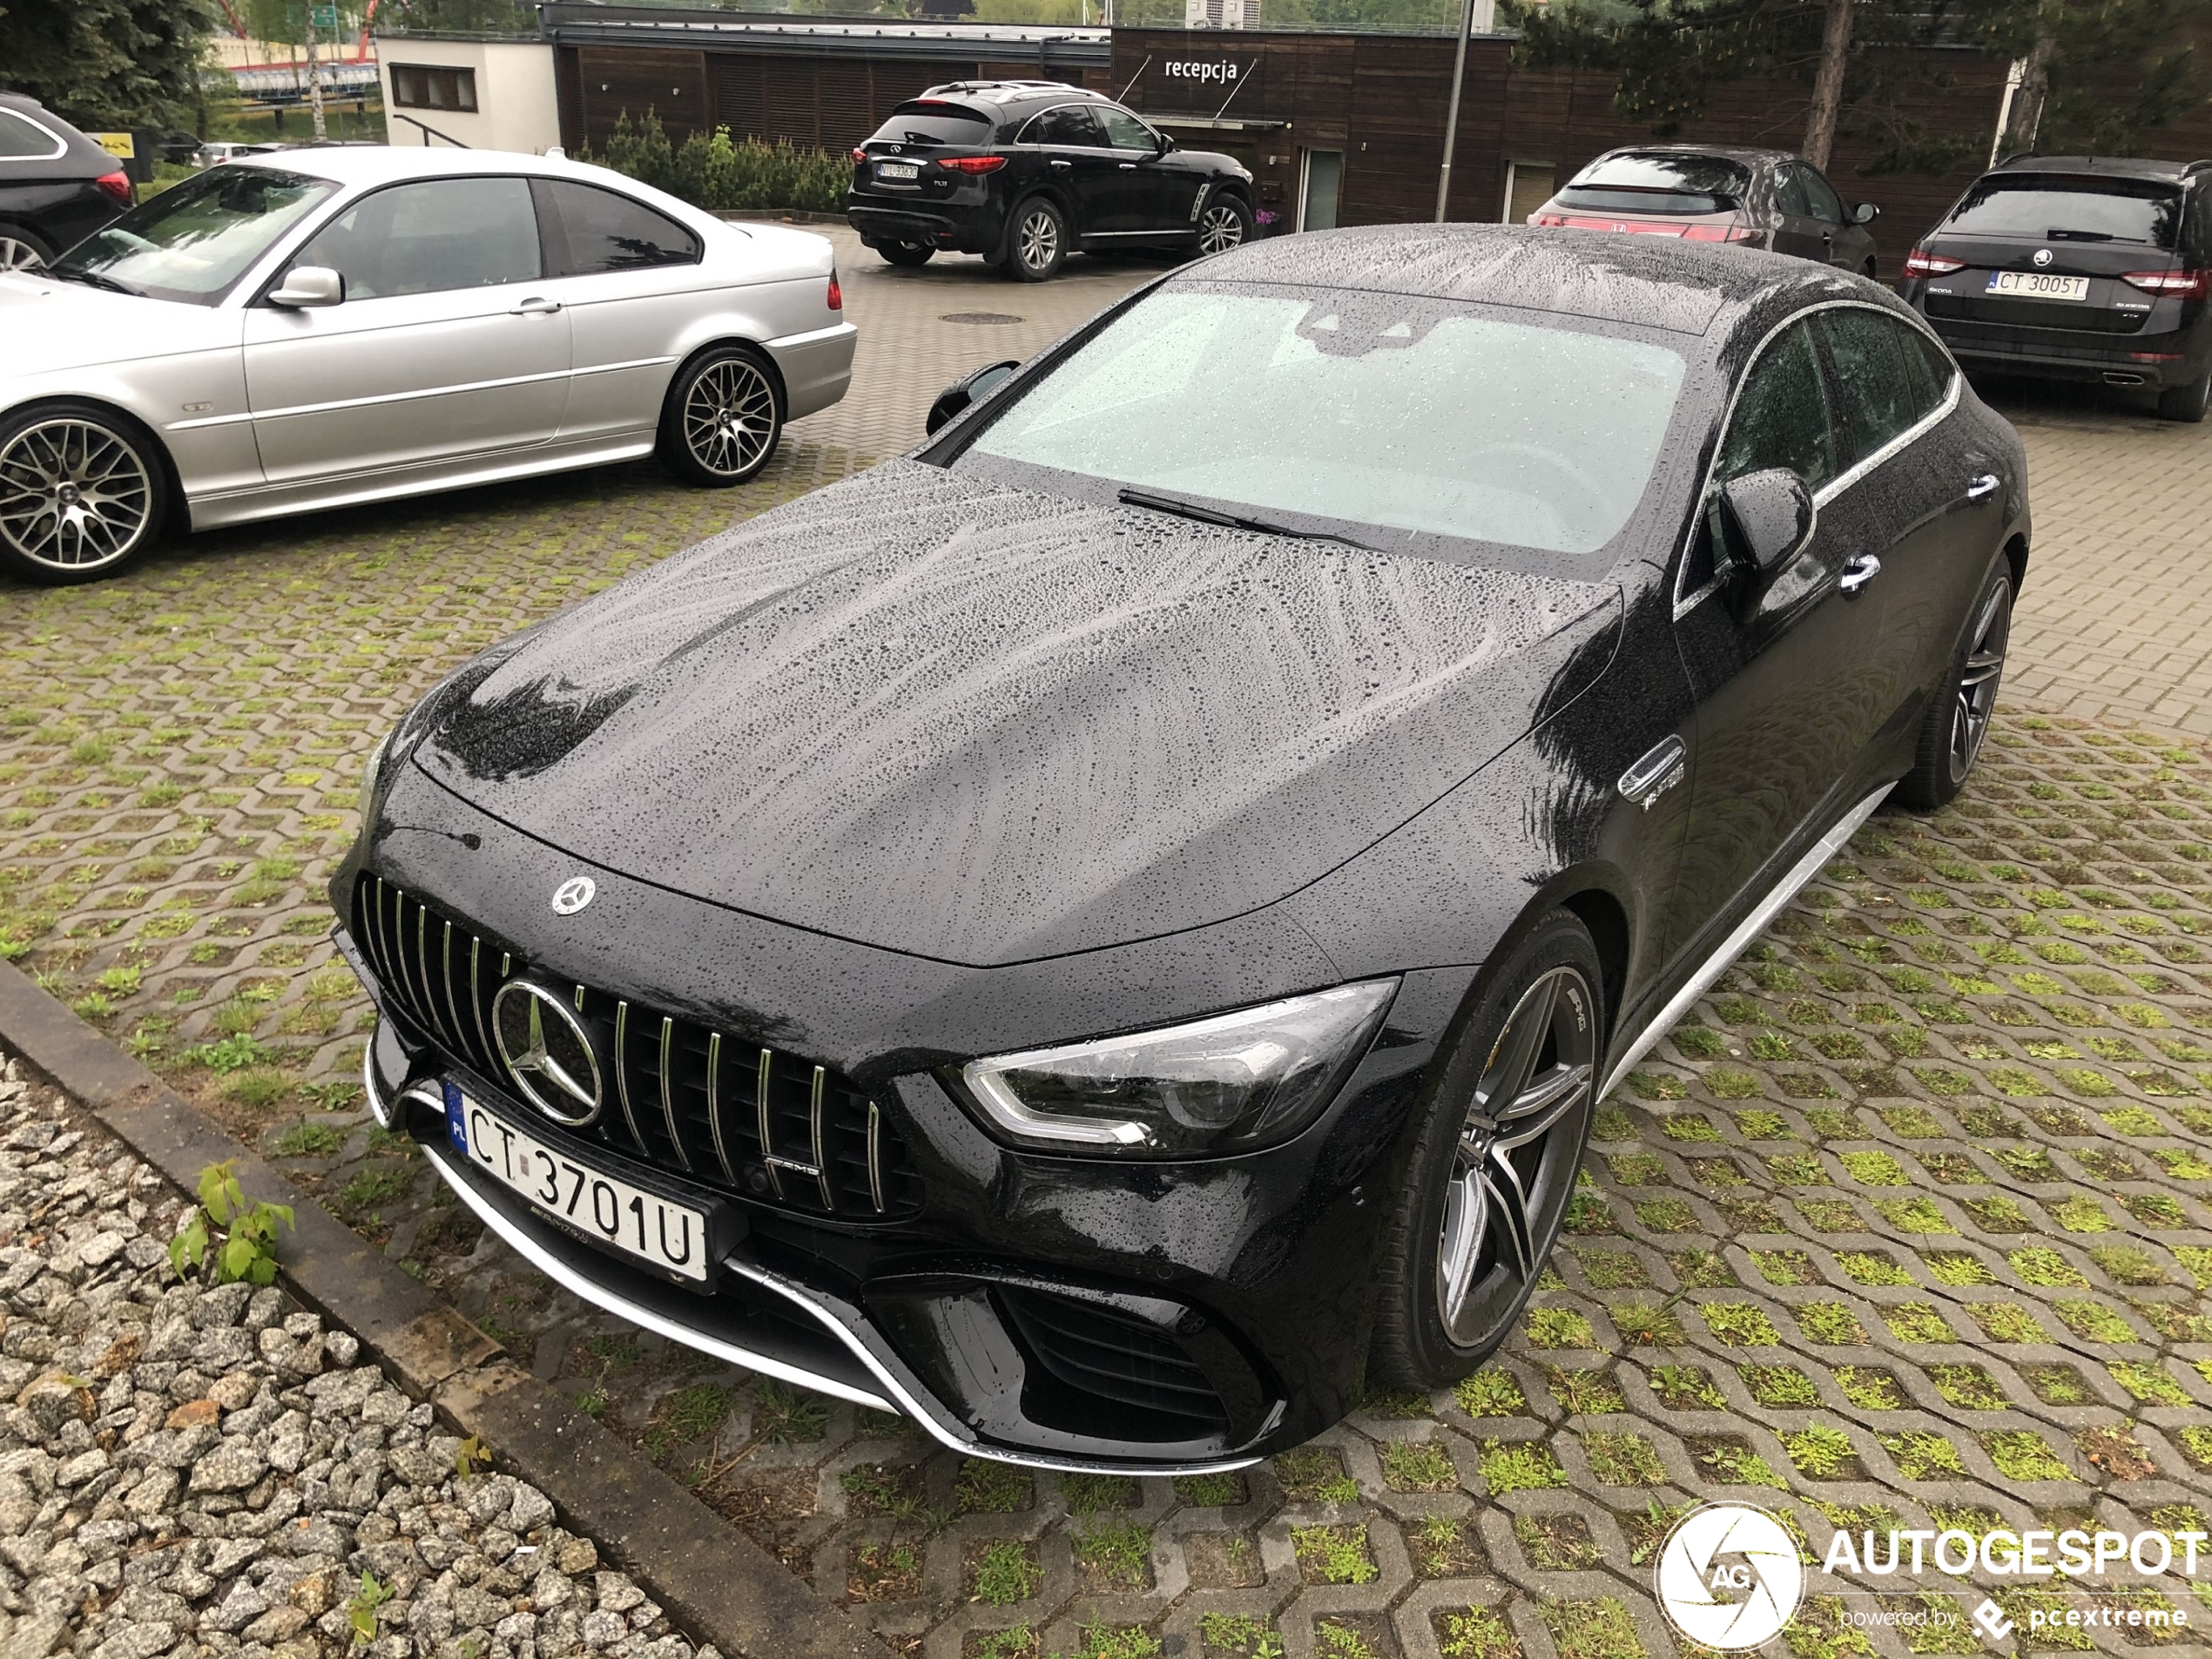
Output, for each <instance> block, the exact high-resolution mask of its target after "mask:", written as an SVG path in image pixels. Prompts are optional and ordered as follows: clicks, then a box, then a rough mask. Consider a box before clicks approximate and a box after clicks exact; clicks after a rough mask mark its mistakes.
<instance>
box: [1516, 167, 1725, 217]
mask: <svg viewBox="0 0 2212 1659" xmlns="http://www.w3.org/2000/svg"><path fill="white" fill-rule="evenodd" d="M1750 185H1751V173H1750V169H1749V168H1748V167H1746V166H1744V165H1743V163H1742V162H1740V161H1730V159H1728V158H1727V157H1725V156H1677V155H1664V154H1655V155H1631V156H1607V157H1605V158H1603V159H1602V160H1600V161H1595V162H1593V163H1591V164H1590V165H1588V166H1587V167H1585V168H1583V169H1582V171H1581V172H1578V173H1576V174H1575V177H1574V178H1573V179H1570V180H1568V185H1567V188H1566V189H1564V190H1562V191H1561V192H1559V205H1560V206H1562V207H1588V208H1595V209H1597V210H1599V211H1601V212H1641V213H1724V212H1732V211H1733V210H1734V209H1735V208H1736V206H1737V205H1738V204H1739V203H1741V202H1742V201H1743V194H1744V192H1746V191H1747V190H1749V189H1750Z"/></svg>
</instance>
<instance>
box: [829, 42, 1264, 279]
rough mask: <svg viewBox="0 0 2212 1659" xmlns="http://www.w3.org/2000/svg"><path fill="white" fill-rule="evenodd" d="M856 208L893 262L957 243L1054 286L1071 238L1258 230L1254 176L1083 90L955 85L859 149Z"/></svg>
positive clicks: (1080, 244) (1160, 237) (1208, 244)
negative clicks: (1255, 227)
mask: <svg viewBox="0 0 2212 1659" xmlns="http://www.w3.org/2000/svg"><path fill="white" fill-rule="evenodd" d="M845 217H846V219H847V220H849V221H850V222H851V224H852V226H853V229H854V230H856V231H858V232H860V239H861V240H862V241H863V242H866V243H867V245H868V246H870V247H872V248H874V249H875V250H876V251H877V252H878V253H881V254H882V255H883V257H884V258H885V259H887V260H890V261H891V263H892V264H894V265H922V264H926V263H927V261H928V260H929V259H930V257H931V256H932V255H934V254H935V253H937V252H938V251H939V250H940V249H947V250H950V251H953V252H956V253H981V254H982V255H983V256H984V257H985V258H987V259H990V260H996V261H997V262H998V263H999V264H1000V265H1001V266H1004V268H1005V270H1006V273H1007V274H1008V276H1010V277H1013V278H1014V279H1015V280H1017V281H1022V282H1042V281H1044V280H1046V279H1047V278H1049V277H1051V276H1053V275H1055V273H1058V271H1059V269H1060V266H1061V262H1062V260H1065V259H1066V258H1067V256H1068V253H1069V251H1070V249H1072V248H1082V249H1083V250H1085V251H1086V252H1089V253H1098V252H1102V251H1103V250H1106V249H1109V248H1118V247H1173V248H1180V249H1187V250H1190V251H1193V252H1196V253H1220V252H1221V251H1222V250H1223V249H1224V248H1231V247H1234V246H1237V245H1238V243H1239V242H1242V241H1244V240H1246V239H1248V238H1250V237H1251V234H1252V226H1253V222H1254V221H1253V213H1252V176H1251V173H1250V172H1246V171H1245V170H1244V167H1243V166H1242V165H1239V164H1238V162H1236V161H1234V160H1232V159H1231V158H1230V157H1228V156H1222V155H1213V154H1210V153H1208V152H1204V151H1198V150H1179V149H1177V147H1176V143H1175V140H1174V139H1173V138H1169V137H1167V136H1166V135H1165V134H1164V133H1161V132H1155V131H1154V130H1153V129H1152V128H1151V127H1150V126H1148V125H1145V123H1144V122H1143V121H1142V120H1140V119H1138V118H1136V116H1134V115H1132V114H1130V111H1127V110H1125V109H1123V107H1122V106H1121V105H1118V104H1116V103H1115V102H1114V101H1113V100H1112V99H1110V98H1103V97H1101V96H1100V95H1099V94H1098V93H1096V92H1087V91H1083V90H1082V88H1081V87H1077V86H1067V85H1063V84H1061V83H1060V82H1058V81H954V82H952V83H950V84H947V85H944V86H933V87H931V88H930V89H929V90H928V91H927V92H925V93H923V94H922V95H921V97H920V98H912V99H909V100H908V101H907V102H906V103H904V104H901V105H899V107H898V108H897V109H896V110H894V111H893V112H892V115H891V118H890V119H889V120H888V121H886V122H885V123H884V124H883V127H882V130H881V131H880V132H878V133H877V134H876V135H875V136H874V137H873V138H870V139H869V140H868V141H867V143H866V144H864V145H860V147H859V148H858V149H856V150H855V151H853V189H852V192H851V194H850V195H848V196H847V197H846V208H845Z"/></svg>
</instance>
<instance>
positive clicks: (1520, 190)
mask: <svg viewBox="0 0 2212 1659" xmlns="http://www.w3.org/2000/svg"><path fill="white" fill-rule="evenodd" d="M1557 177H1558V169H1557V168H1556V167H1554V165H1552V164H1551V163H1550V162H1548V161H1508V162H1507V163H1506V212H1505V222H1506V223H1507V224H1508V225H1526V224H1527V222H1528V215H1529V214H1531V213H1533V212H1535V211H1536V210H1537V209H1538V208H1539V207H1541V206H1543V205H1544V204H1545V203H1546V202H1548V201H1549V200H1550V199H1552V188H1553V185H1552V181H1553V180H1554V179H1556V178H1557Z"/></svg>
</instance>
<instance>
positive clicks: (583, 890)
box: [553, 875, 599, 916]
mask: <svg viewBox="0 0 2212 1659" xmlns="http://www.w3.org/2000/svg"><path fill="white" fill-rule="evenodd" d="M598 891H599V884H598V883H597V882H596V881H594V880H592V879H591V878H590V876H588V875H572V876H570V878H569V879H568V880H565V881H563V883H561V885H560V886H559V887H556V888H554V889H553V914H555V915H556V916H573V915H574V914H576V913H577V911H579V910H581V909H583V907H584V906H586V905H588V904H590V902H591V895H592V894H595V893H597V892H598Z"/></svg>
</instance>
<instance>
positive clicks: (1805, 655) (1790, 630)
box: [1668, 318, 1894, 954]
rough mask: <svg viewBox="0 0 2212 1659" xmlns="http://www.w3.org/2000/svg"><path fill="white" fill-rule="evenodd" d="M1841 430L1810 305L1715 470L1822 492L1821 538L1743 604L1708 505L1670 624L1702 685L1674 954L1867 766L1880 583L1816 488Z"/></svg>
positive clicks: (1748, 395) (1856, 526) (1877, 707)
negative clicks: (1772, 474)
mask: <svg viewBox="0 0 2212 1659" xmlns="http://www.w3.org/2000/svg"><path fill="white" fill-rule="evenodd" d="M1845 430H1846V428H1845V423H1844V421H1842V420H1841V419H1839V418H1838V416H1837V415H1836V414H1835V413H1834V412H1832V411H1831V403H1830V394H1829V390H1828V386H1827V381H1826V376H1825V375H1824V374H1823V372H1822V366H1821V358H1820V354H1819V352H1818V350H1817V348H1816V347H1815V344H1814V341H1813V335H1812V327H1811V320H1810V319H1805V318H1801V319H1799V320H1797V322H1794V323H1792V324H1791V325H1790V327H1787V328H1786V329H1784V331H1783V332H1782V333H1781V334H1778V335H1777V336H1776V337H1775V338H1774V340H1773V341H1770V342H1769V344H1768V346H1767V347H1766V349H1765V350H1764V352H1763V353H1761V354H1760V355H1759V358H1758V360H1757V361H1756V362H1754V363H1753V364H1752V365H1751V367H1750V370H1749V371H1748V372H1747V374H1746V375H1745V378H1744V382H1743V391H1742V393H1741V395H1739V397H1738V399H1737V407H1736V412H1735V414H1734V415H1732V416H1731V417H1730V422H1729V429H1728V432H1727V434H1726V435H1725V436H1724V437H1723V440H1722V442H1721V448H1720V453H1719V457H1718V459H1717V460H1716V462H1715V463H1714V469H1713V482H1714V485H1715V487H1716V489H1717V488H1718V486H1720V485H1722V484H1724V483H1726V482H1728V481H1729V480H1730V479H1731V478H1735V477H1739V476H1741V475H1743V474H1745V473H1750V472H1757V471H1760V470H1763V469H1766V468H1769V467H1787V468H1790V469H1791V470H1793V471H1795V472H1796V473H1797V474H1798V475H1799V476H1801V477H1802V478H1804V481H1805V482H1806V484H1807V485H1808V486H1809V487H1810V488H1811V489H1812V491H1813V493H1814V498H1815V500H1816V501H1817V502H1819V504H1820V511H1819V513H1818V515H1817V522H1816V523H1815V526H1814V530H1813V536H1812V540H1811V542H1810V543H1808V544H1807V545H1806V546H1805V548H1804V550H1802V551H1801V552H1800V553H1799V554H1798V555H1797V557H1796V558H1795V559H1793V560H1792V561H1791V563H1789V565H1788V566H1786V567H1785V568H1784V570H1782V571H1781V572H1780V573H1779V574H1778V575H1777V576H1776V577H1774V579H1773V582H1772V584H1771V585H1770V587H1769V588H1768V589H1767V590H1766V592H1765V594H1764V597H1761V598H1760V599H1759V600H1758V601H1757V603H1756V604H1750V605H1748V606H1747V605H1746V604H1743V603H1742V595H1743V588H1742V585H1741V584H1742V583H1743V580H1744V579H1745V578H1746V577H1747V576H1748V574H1749V573H1748V572H1747V571H1745V570H1743V568H1742V566H1743V560H1742V558H1741V556H1740V555H1738V554H1737V551H1736V550H1733V549H1732V548H1731V547H1730V545H1729V543H1728V537H1727V536H1726V533H1725V528H1724V526H1723V524H1722V523H1721V522H1720V517H1719V514H1718V512H1717V509H1713V508H1711V507H1709V508H1708V510H1707V512H1706V515H1705V519H1704V523H1703V528H1702V529H1701V531H1700V535H1699V539H1698V543H1697V545H1696V547H1695V548H1694V549H1693V550H1692V555H1691V558H1692V563H1690V565H1689V568H1688V569H1686V570H1684V572H1683V587H1682V592H1683V599H1682V604H1681V608H1682V610H1683V614H1682V615H1681V616H1680V617H1678V618H1677V620H1676V624H1675V637H1676V643H1677V644H1678V645H1679V647H1680V649H1681V651H1682V657H1683V665H1684V666H1685V667H1686V668H1687V669H1688V671H1689V678H1690V683H1691V685H1692V687H1693V689H1694V690H1695V692H1696V698H1697V705H1698V706H1697V722H1696V731H1697V743H1696V766H1695V767H1694V768H1693V782H1692V785H1691V801H1690V823H1689V835H1688V840H1687V846H1686V850H1685V852H1684V854H1683V867H1682V876H1681V879H1680V880H1679V881H1678V882H1677V883H1676V889H1675V901H1674V905H1673V912H1674V914H1673V917H1672V920H1671V921H1670V923H1669V928H1668V948H1669V954H1673V953H1674V952H1676V951H1678V950H1681V949H1682V948H1684V947H1686V946H1688V945H1689V944H1690V943H1691V942H1692V941H1695V940H1696V939H1697V937H1698V935H1699V934H1701V933H1702V932H1703V931H1704V929H1706V928H1707V927H1709V926H1710V924H1711V923H1712V922H1713V921H1716V919H1717V918H1719V917H1720V916H1721V915H1722V914H1723V912H1729V911H1731V910H1732V909H1733V908H1734V907H1736V906H1737V902H1738V901H1740V900H1746V899H1750V898H1755V897H1756V896H1757V894H1760V893H1762V892H1764V890H1765V888H1766V887H1768V886H1770V885H1771V883H1772V881H1773V880H1775V879H1776V878H1777V876H1778V875H1779V874H1780V873H1781V872H1780V871H1779V870H1778V869H1777V868H1776V867H1775V865H1776V864H1777V860H1778V858H1779V856H1780V855H1782V854H1784V852H1785V850H1787V851H1788V852H1789V853H1790V854H1791V856H1795V854H1796V849H1795V847H1794V846H1793V845H1792V844H1793V843H1795V842H1798V841H1800V840H1801V839H1802V838H1801V836H1800V832H1801V831H1807V830H1811V829H1813V828H1824V827H1825V826H1826V825H1827V823H1828V821H1829V820H1830V819H1833V818H1835V817H1836V816H1838V814H1840V813H1841V812H1842V811H1843V810H1844V807H1845V806H1849V805H1850V801H1849V800H1845V799H1839V798H1840V797H1844V796H1847V795H1848V796H1851V797H1852V799H1856V796H1855V794H1854V793H1853V792H1854V791H1855V790H1857V789H1859V788H1862V787H1864V785H1863V783H1862V782H1861V781H1860V779H1861V775H1862V774H1861V769H1860V767H1859V765H1858V763H1859V761H1860V760H1861V758H1862V757H1863V756H1864V755H1865V753H1866V752H1867V750H1868V745H1870V743H1871V741H1872V739H1873V737H1874V735H1875V733H1876V732H1878V730H1879V729H1880V727H1881V725H1882V724H1883V723H1884V721H1885V719H1886V718H1888V717H1889V715H1890V713H1891V711H1892V692H1893V683H1894V677H1893V672H1892V664H1891V663H1890V662H1889V660H1888V654H1887V653H1886V652H1885V648H1884V641H1883V604H1884V591H1885V590H1884V587H1883V584H1882V583H1879V582H1875V583H1866V584H1864V585H1862V584H1861V583H1859V581H1858V571H1859V570H1863V568H1864V567H1863V565H1861V564H1860V563H1859V561H1860V556H1861V555H1862V554H1863V553H1864V552H1865V549H1864V548H1863V547H1861V546H1860V545H1859V537H1860V535H1861V534H1862V533H1863V531H1864V529H1865V522H1864V519H1863V517H1861V516H1858V515H1854V514H1853V513H1851V511H1850V510H1848V503H1842V504H1838V503H1837V502H1836V501H1835V498H1834V497H1833V496H1831V497H1829V498H1827V499H1824V498H1823V497H1822V494H1821V492H1822V490H1823V489H1824V487H1825V486H1827V485H1828V484H1830V483H1831V482H1833V481H1834V480H1835V479H1836V478H1837V477H1838V474H1839V473H1840V471H1841V469H1843V467H1844V466H1845V465H1846V464H1848V455H1849V447H1850V444H1849V439H1848V438H1847V437H1846V436H1845V435H1844V434H1845ZM1861 487H1862V488H1863V487H1864V486H1863V481H1862V485H1861ZM1831 508H1832V510H1831ZM1846 575H1851V576H1852V577H1853V580H1852V584H1851V587H1850V588H1846V587H1844V577H1845V576H1846Z"/></svg>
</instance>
